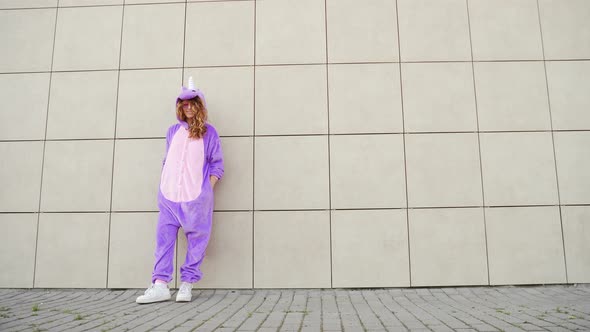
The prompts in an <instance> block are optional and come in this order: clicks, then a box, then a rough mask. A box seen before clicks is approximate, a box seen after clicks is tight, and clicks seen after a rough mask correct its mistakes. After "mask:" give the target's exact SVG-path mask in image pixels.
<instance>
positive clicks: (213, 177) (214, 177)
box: [209, 175, 219, 189]
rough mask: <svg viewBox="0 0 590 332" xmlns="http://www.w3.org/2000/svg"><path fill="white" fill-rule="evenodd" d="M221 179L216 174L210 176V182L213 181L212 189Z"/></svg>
mask: <svg viewBox="0 0 590 332" xmlns="http://www.w3.org/2000/svg"><path fill="white" fill-rule="evenodd" d="M217 180H219V179H218V178H217V177H216V176H215V175H211V176H209V182H210V183H211V189H213V188H215V184H216V183H217Z"/></svg>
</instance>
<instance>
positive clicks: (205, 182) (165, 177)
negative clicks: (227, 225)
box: [152, 88, 223, 283]
mask: <svg viewBox="0 0 590 332" xmlns="http://www.w3.org/2000/svg"><path fill="white" fill-rule="evenodd" d="M183 89H185V88H183ZM197 91H198V90H197ZM193 92H195V91H194V90H193ZM198 93H199V95H200V96H201V97H202V93H201V92H200V91H198ZM179 98H180V97H179ZM202 98H203V97H202ZM203 100H204V98H203ZM178 121H179V123H176V124H174V125H172V126H170V128H168V133H167V134H166V157H165V158H164V161H163V163H162V164H163V167H162V175H161V178H160V188H159V191H158V208H159V210H160V213H159V215H158V226H157V229H156V251H155V257H156V261H155V264H154V271H153V273H152V282H155V281H156V279H159V280H163V281H166V282H170V281H171V280H172V272H173V266H174V265H173V262H172V260H173V257H174V247H175V244H176V237H177V234H178V228H179V227H182V228H183V230H184V232H185V234H186V237H187V253H186V260H185V262H184V264H183V265H182V267H181V268H180V279H181V281H185V282H189V283H195V282H197V281H199V280H201V277H202V275H203V273H202V272H201V270H200V269H199V266H200V265H201V263H202V262H203V257H205V250H206V249H207V244H208V242H209V236H210V234H211V224H212V219H213V190H212V188H211V183H210V181H209V176H210V175H214V176H216V177H217V178H218V179H221V177H222V176H223V153H222V150H221V143H220V140H219V135H218V134H217V131H216V130H215V128H214V127H213V126H212V125H211V124H209V123H207V124H206V127H207V132H206V133H205V135H204V137H203V138H200V139H194V138H189V137H188V134H189V132H188V124H187V123H186V122H185V121H182V120H180V119H179V120H178Z"/></svg>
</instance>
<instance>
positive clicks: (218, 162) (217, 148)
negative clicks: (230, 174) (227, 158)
mask: <svg viewBox="0 0 590 332" xmlns="http://www.w3.org/2000/svg"><path fill="white" fill-rule="evenodd" d="M209 130H210V131H211V133H210V135H211V136H210V137H211V138H210V141H209V151H208V156H207V157H208V160H209V175H214V176H215V177H217V178H218V179H220V180H221V178H222V177H223V173H224V167H223V150H222V149H221V140H220V139H219V135H218V134H217V131H216V130H215V128H213V127H212V126H210V127H209Z"/></svg>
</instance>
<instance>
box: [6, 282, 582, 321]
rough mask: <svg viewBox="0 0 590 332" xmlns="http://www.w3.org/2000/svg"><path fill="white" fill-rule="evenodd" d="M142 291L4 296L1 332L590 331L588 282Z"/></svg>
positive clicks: (20, 291) (28, 292) (22, 291)
mask: <svg viewBox="0 0 590 332" xmlns="http://www.w3.org/2000/svg"><path fill="white" fill-rule="evenodd" d="M142 293H143V290H137V289H132V290H108V289H98V290H97V289H89V290H75V289H74V290H72V289H66V290H61V289H60V290H57V289H52V290H47V289H32V290H27V289H0V331H178V332H182V331H212V330H217V331H464V332H466V331H590V284H579V285H569V286H566V285H560V286H555V285H554V286H535V287H459V288H402V289H400V288H387V289H360V290H342V289H321V290H320V289H301V290H299V289H297V290H283V289H269V290H264V289H261V290H193V301H192V302H191V303H176V302H173V301H168V302H163V303H158V304H149V305H138V304H135V302H134V301H135V298H136V297H137V296H138V295H140V294H142Z"/></svg>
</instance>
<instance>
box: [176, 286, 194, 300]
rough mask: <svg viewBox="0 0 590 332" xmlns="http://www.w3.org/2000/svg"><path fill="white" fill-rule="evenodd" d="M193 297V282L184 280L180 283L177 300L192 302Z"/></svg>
mask: <svg viewBox="0 0 590 332" xmlns="http://www.w3.org/2000/svg"><path fill="white" fill-rule="evenodd" d="M192 297H193V284H190V283H188V282H183V283H182V284H180V288H179V289H178V294H176V302H190V301H191V299H192Z"/></svg>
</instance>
